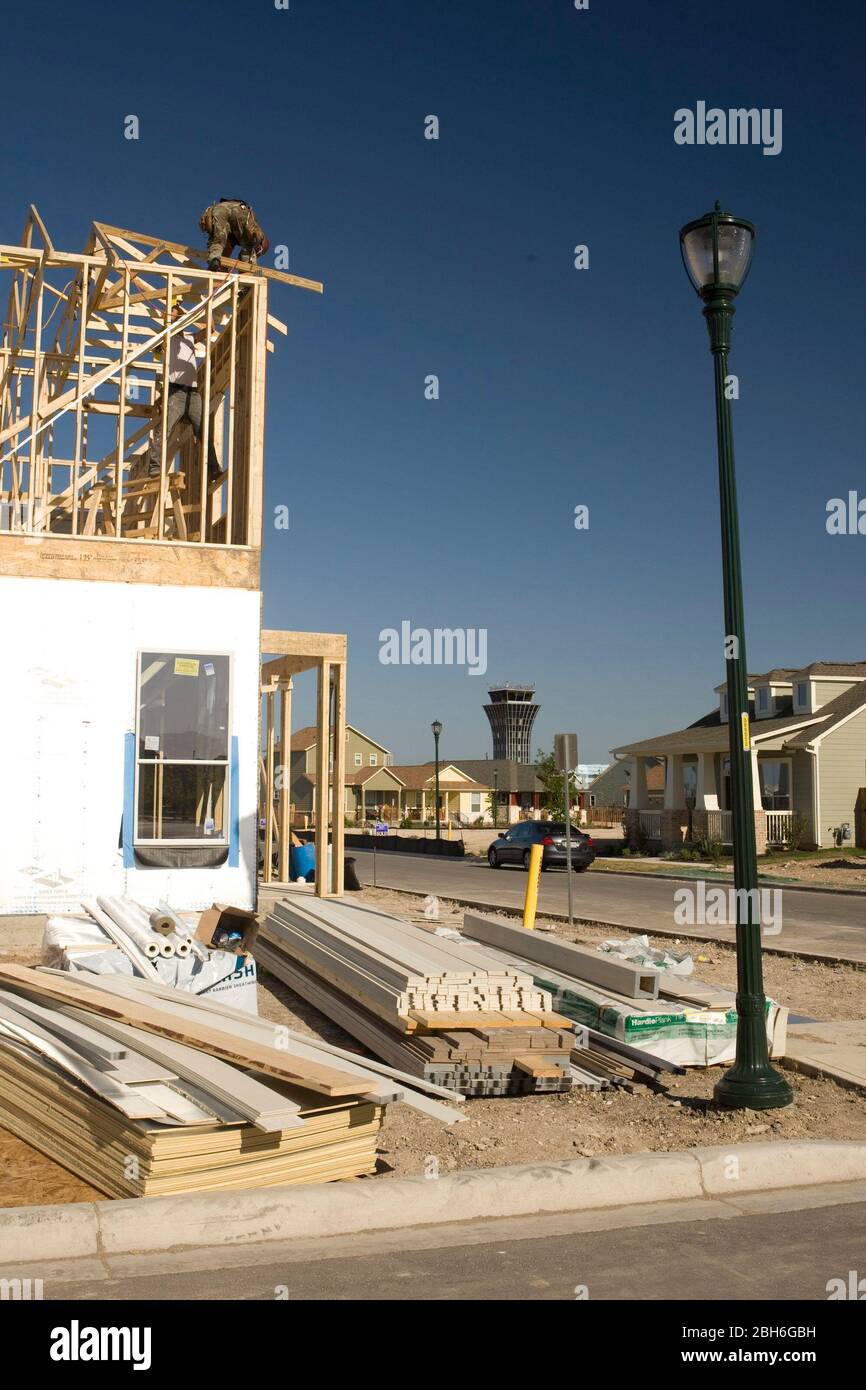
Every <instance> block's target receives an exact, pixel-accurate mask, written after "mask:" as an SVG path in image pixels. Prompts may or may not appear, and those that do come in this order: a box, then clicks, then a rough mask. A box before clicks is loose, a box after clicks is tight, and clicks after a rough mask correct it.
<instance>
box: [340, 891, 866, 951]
mask: <svg viewBox="0 0 866 1390" xmlns="http://www.w3.org/2000/svg"><path fill="white" fill-rule="evenodd" d="M372 886H373V885H372V884H369V883H368V884H365V887H367V888H371V887H372ZM377 887H379V888H384V889H387V891H388V892H389V893H402V894H404V896H405V897H407V898H420V897H421V896H422V894H421V893H419V891H418V889H417V888H398V887H397V886H396V885H395V884H393V883H380V884H378V885H377ZM439 899H440V901H441V902H445V903H454V904H455V906H457V907H475V908H480V910H481V911H482V912H497V913H499V915H500V916H501V917H516V918H518V920H520V919H522V917H523V908H522V907H517V906H515V905H513V904H509V903H491V902H487V901H484V900H482V899H481V898H457V897H455V896H454V894H453V893H440V894H439ZM538 915H539V917H540V918H541V920H542V921H548V922H563V923H567V922H568V914H567V913H566V912H549V911H548V910H547V909H546V908H545V909H544V910H542V911H539V914H538ZM574 925H575V926H576V927H598V928H599V929H600V930H601V931H611V932H625V934H626V935H627V936H631V935H632V933H633V932H634V931H635V924H634V922H631V923H628V922H608V921H605V922H603V921H601V919H600V918H598V917H575V918H574ZM730 930H731V933H732V935H731V936H730V937H726V936H697V935H695V933H694V932H690V931H689V930H688V928H687V927H685V928H684V927H657V926H655V925H654V924H650V925H648V926H645V927H644V931H645V932H646V935H647V936H669V937H671V938H673V939H674V940H676V941H694V942H696V943H697V944H698V945H701V946H714V945H715V946H728V947H729V948H730V949H731V950H735V949H736V945H737V943H736V940H735V938H734V936H733V930H734V929H733V927H731V928H730ZM761 952H762V954H763V955H765V956H782V957H783V958H784V959H788V960H807V961H813V962H816V963H817V964H818V965H850V966H853V968H854V969H855V970H866V960H861V958H860V957H859V956H841V955H839V954H838V953H837V952H832V951H806V950H803V951H800V950H798V949H797V948H796V947H795V946H787V947H786V946H767V945H766V943H764V942H762V944H761Z"/></svg>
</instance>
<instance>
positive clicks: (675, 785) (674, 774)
mask: <svg viewBox="0 0 866 1390" xmlns="http://www.w3.org/2000/svg"><path fill="white" fill-rule="evenodd" d="M684 804H685V795H684V793H683V757H682V754H681V753H668V755H667V757H666V759H665V810H666V811H679V810H681V809H682V807H683V806H684Z"/></svg>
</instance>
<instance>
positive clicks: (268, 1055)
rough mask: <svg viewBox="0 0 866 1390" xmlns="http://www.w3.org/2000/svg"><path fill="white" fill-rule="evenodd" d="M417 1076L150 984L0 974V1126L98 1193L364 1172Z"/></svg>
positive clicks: (22, 970)
mask: <svg viewBox="0 0 866 1390" xmlns="http://www.w3.org/2000/svg"><path fill="white" fill-rule="evenodd" d="M431 1093H433V1094H436V1095H439V1096H442V1097H444V1098H446V1099H450V1100H453V1101H457V1102H459V1101H460V1100H461V1097H460V1096H457V1095H455V1094H453V1093H451V1092H448V1091H447V1090H444V1089H443V1088H437V1087H434V1086H430V1085H428V1084H426V1083H425V1082H424V1081H423V1080H418V1079H415V1078H413V1077H408V1076H404V1075H402V1074H400V1073H397V1072H395V1071H394V1070H393V1069H391V1068H389V1067H387V1066H382V1065H380V1064H379V1063H377V1062H374V1061H370V1062H368V1061H367V1060H366V1059H362V1058H358V1057H357V1056H356V1055H355V1054H354V1053H351V1052H347V1051H344V1050H343V1049H341V1048H337V1047H332V1046H330V1045H329V1044H327V1043H322V1042H319V1041H317V1040H313V1039H309V1038H305V1037H303V1036H302V1035H300V1034H298V1033H294V1032H292V1031H291V1030H289V1029H287V1028H283V1027H280V1026H278V1025H274V1024H271V1023H267V1022H265V1021H264V1020H263V1019H258V1018H255V1017H251V1016H249V1015H247V1014H244V1013H241V1012H239V1011H238V1010H235V1009H231V1008H228V1007H226V1006H223V1005H220V1004H217V1003H215V1002H211V1001H206V1000H203V999H201V998H199V997H198V996H196V995H193V994H187V993H184V992H182V991H179V990H176V989H173V988H172V987H170V986H167V985H163V984H161V983H157V982H156V981H152V980H144V979H131V978H129V977H128V976H124V975H102V976H89V975H88V976H86V977H85V976H84V975H81V974H78V975H73V976H70V975H69V974H68V973H64V972H63V971H56V970H49V969H45V968H42V969H39V970H32V969H29V968H27V967H25V966H16V965H8V966H2V967H0V1125H2V1126H3V1127H4V1128H5V1129H7V1130H9V1131H11V1132H12V1133H13V1134H16V1135H18V1137H19V1138H21V1139H23V1140H24V1141H25V1142H27V1143H29V1144H31V1145H32V1146H33V1147H34V1148H36V1149H39V1150H40V1151H41V1152H42V1153H45V1154H47V1155H48V1156H49V1157H50V1158H53V1159H55V1160H56V1161H57V1162H59V1163H62V1164H63V1165H64V1167H66V1168H69V1169H70V1170H71V1171H72V1172H74V1173H77V1174H78V1175H79V1176H80V1177H82V1178H84V1179H85V1180H86V1181H87V1182H90V1183H91V1184H92V1185H93V1186H94V1187H96V1188H98V1189H99V1190H100V1191H102V1192H105V1193H107V1194H108V1195H109V1196H112V1197H134V1196H151V1195H157V1194H161V1193H172V1192H189V1191H211V1190H215V1189H224V1188H244V1187H260V1186H271V1185H274V1184H283V1183H308V1182H328V1181H333V1180H334V1179H337V1178H354V1177H360V1176H362V1175H365V1174H369V1173H372V1172H374V1170H375V1166H376V1141H377V1137H378V1133H379V1129H380V1128H381V1123H382V1115H383V1107H384V1106H385V1105H386V1104H389V1103H392V1102H396V1101H405V1102H406V1103H407V1104H409V1105H412V1106H414V1107H415V1108H417V1109H419V1110H421V1111H423V1113H425V1114H427V1115H432V1116H433V1117H434V1118H436V1119H439V1120H442V1121H444V1122H445V1123H452V1122H453V1121H455V1120H459V1119H461V1118H462V1117H461V1115H460V1113H459V1111H457V1110H454V1109H453V1108H452V1107H451V1106H448V1105H444V1104H442V1103H441V1101H440V1100H435V1099H433V1098H432V1094H431Z"/></svg>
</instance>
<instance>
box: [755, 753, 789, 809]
mask: <svg viewBox="0 0 866 1390" xmlns="http://www.w3.org/2000/svg"><path fill="white" fill-rule="evenodd" d="M758 776H759V778H760V780H761V805H762V806H763V808H764V810H765V811H790V809H791V763H790V761H789V760H788V759H787V758H780V759H779V760H778V761H777V760H776V759H774V758H768V759H766V760H764V759H759V761H758Z"/></svg>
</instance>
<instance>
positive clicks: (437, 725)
mask: <svg viewBox="0 0 866 1390" xmlns="http://www.w3.org/2000/svg"><path fill="white" fill-rule="evenodd" d="M430 728H431V729H432V730H433V743H434V745H435V748H436V846H437V848H438V847H439V845H440V844H441V841H442V821H441V811H440V808H439V735H440V734H441V732H442V721H441V720H439V719H434V720H433V723H432V724H431V725H430Z"/></svg>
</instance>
